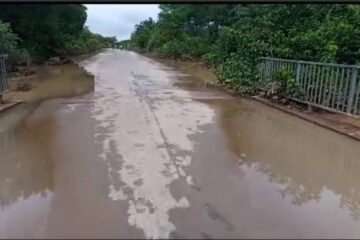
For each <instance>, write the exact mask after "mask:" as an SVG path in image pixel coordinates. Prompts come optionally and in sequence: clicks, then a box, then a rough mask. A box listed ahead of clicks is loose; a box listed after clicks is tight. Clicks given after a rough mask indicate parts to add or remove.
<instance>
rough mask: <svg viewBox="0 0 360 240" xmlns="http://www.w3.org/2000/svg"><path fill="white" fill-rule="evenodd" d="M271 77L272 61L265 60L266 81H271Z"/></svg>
mask: <svg viewBox="0 0 360 240" xmlns="http://www.w3.org/2000/svg"><path fill="white" fill-rule="evenodd" d="M269 75H270V61H269V58H265V81H267V80H269Z"/></svg>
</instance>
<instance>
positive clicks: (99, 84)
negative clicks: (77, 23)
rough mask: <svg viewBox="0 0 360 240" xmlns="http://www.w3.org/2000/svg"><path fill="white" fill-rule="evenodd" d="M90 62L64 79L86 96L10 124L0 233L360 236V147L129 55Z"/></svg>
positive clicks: (23, 109)
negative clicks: (72, 82) (87, 74)
mask: <svg viewBox="0 0 360 240" xmlns="http://www.w3.org/2000/svg"><path fill="white" fill-rule="evenodd" d="M81 65H82V66H83V67H84V68H85V69H86V70H87V71H88V72H90V73H92V74H93V75H94V76H95V86H94V85H92V84H89V81H91V80H92V79H91V78H89V77H88V76H85V74H84V76H82V75H81V74H79V73H78V70H74V69H73V70H71V69H66V70H59V72H58V73H55V74H57V76H58V75H59V74H60V75H63V74H67V75H66V78H67V79H72V78H73V80H71V81H74V82H76V83H77V84H75V93H77V94H80V93H84V92H88V93H87V94H84V95H81V96H77V97H70V98H69V97H68V96H69V94H65V95H64V96H62V97H67V98H58V99H52V100H47V101H42V102H33V103H27V104H24V105H22V106H19V107H18V108H15V109H12V110H11V111H8V112H6V114H2V115H1V116H0V126H1V131H0V137H1V138H0V144H1V145H0V184H1V187H0V189H1V191H0V237H1V238H25V237H27V238H36V237H42V238H44V237H47V238H54V237H55V238H86V237H91V238H100V237H101V238H144V237H146V238H241V237H243V238H262V237H280V238H292V237H296V238H308V237H321V238H325V237H332V238H340V237H344V238H348V237H360V145H359V143H358V142H356V141H355V140H352V139H350V138H347V137H345V136H342V135H339V134H337V133H334V132H331V131H329V130H326V129H323V128H321V127H318V126H316V125H313V124H311V123H308V122H305V121H303V120H300V119H297V118H295V117H292V116H289V115H287V114H285V113H282V112H280V111H278V110H274V109H271V108H269V107H267V106H264V105H262V104H260V103H257V102H253V101H249V100H245V99H240V98H234V97H232V96H230V95H228V94H226V93H224V92H222V91H220V90H216V89H214V88H211V87H208V86H207V85H205V84H204V83H203V82H202V81H200V80H199V79H197V78H195V77H193V76H191V75H188V74H185V73H182V72H180V71H178V70H177V69H176V68H174V67H172V66H169V65H164V64H163V63H159V62H156V61H154V60H151V59H149V58H146V57H143V56H141V55H138V54H136V53H133V52H127V51H121V50H107V51H105V52H103V53H100V54H98V55H96V56H94V57H91V58H90V59H87V60H85V61H83V62H82V63H81ZM74 72H75V73H74ZM70 73H73V75H71V74H70ZM81 82H83V84H80V83H81ZM56 86H58V85H56ZM81 86H82V87H83V88H84V86H85V89H83V88H82V87H81ZM58 87H59V86H58ZM93 89H94V91H92V90H93ZM44 91H45V92H47V91H46V89H44ZM69 91H70V90H69ZM70 95H71V94H70Z"/></svg>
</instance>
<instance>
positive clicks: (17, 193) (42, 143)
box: [0, 105, 55, 209]
mask: <svg viewBox="0 0 360 240" xmlns="http://www.w3.org/2000/svg"><path fill="white" fill-rule="evenodd" d="M35 107H36V105H23V106H21V107H20V108H17V109H14V111H11V112H8V113H7V115H6V116H3V117H2V118H0V125H1V126H3V128H2V131H1V132H0V189H1V191H0V207H1V209H4V208H5V207H7V206H9V205H11V204H13V203H15V202H16V201H18V200H19V199H27V198H28V197H30V196H32V195H34V194H37V193H40V194H41V195H43V196H45V192H46V191H47V190H51V189H52V161H51V155H50V149H51V144H52V139H53V135H54V134H55V129H54V127H53V126H54V124H55V123H54V120H53V118H51V117H50V118H48V117H44V118H40V119H28V120H26V121H25V120H24V118H22V117H25V116H26V115H28V114H29V113H31V112H32V111H33V110H34V108H35ZM16 117H17V119H19V120H18V121H12V122H9V121H10V120H11V119H13V118H16Z"/></svg>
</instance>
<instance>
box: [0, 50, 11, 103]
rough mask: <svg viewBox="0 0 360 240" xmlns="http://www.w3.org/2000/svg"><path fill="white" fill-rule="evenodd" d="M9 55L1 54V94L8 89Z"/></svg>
mask: <svg viewBox="0 0 360 240" xmlns="http://www.w3.org/2000/svg"><path fill="white" fill-rule="evenodd" d="M7 57H8V56H7V55H0V96H1V95H3V94H4V92H5V91H6V90H7V89H8V87H9V85H8V81H7V74H6V65H5V64H6V59H7Z"/></svg>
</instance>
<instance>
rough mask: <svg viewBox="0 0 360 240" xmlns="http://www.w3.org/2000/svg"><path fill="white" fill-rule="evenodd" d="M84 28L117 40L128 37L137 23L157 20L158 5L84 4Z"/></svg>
mask: <svg viewBox="0 0 360 240" xmlns="http://www.w3.org/2000/svg"><path fill="white" fill-rule="evenodd" d="M85 6H86V7H87V15H88V17H87V20H86V26H88V27H89V28H90V30H91V31H92V32H95V33H100V34H102V35H104V36H116V38H117V39H118V40H123V39H127V38H129V37H130V34H131V32H132V31H133V30H134V27H135V25H136V24H138V23H139V22H141V21H143V20H145V19H148V18H149V17H152V18H153V19H157V15H158V13H159V12H160V9H159V5H158V4H85Z"/></svg>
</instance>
